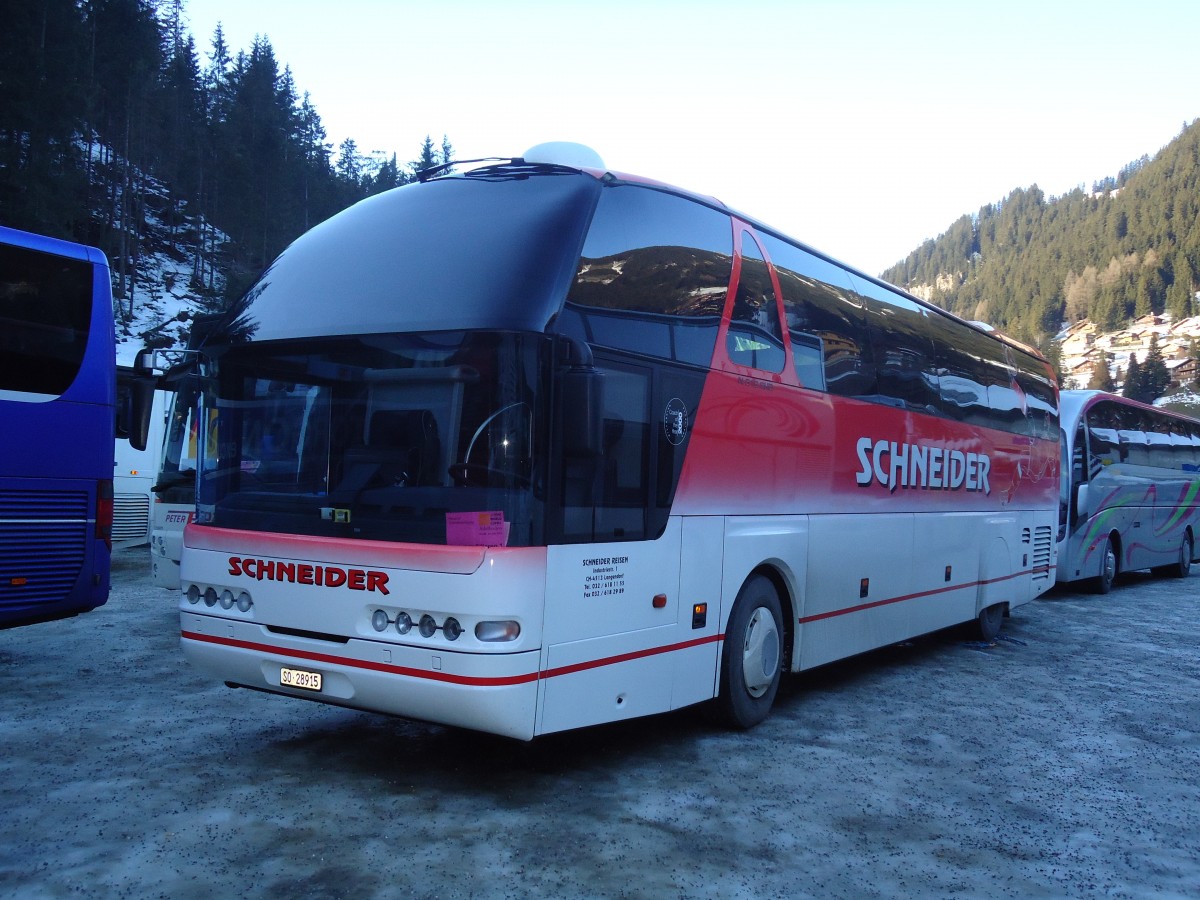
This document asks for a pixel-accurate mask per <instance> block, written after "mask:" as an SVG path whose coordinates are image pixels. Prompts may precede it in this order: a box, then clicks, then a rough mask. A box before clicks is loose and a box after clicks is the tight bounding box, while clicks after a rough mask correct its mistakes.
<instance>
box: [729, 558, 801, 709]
mask: <svg viewBox="0 0 1200 900" xmlns="http://www.w3.org/2000/svg"><path fill="white" fill-rule="evenodd" d="M783 634H784V632H783V612H782V608H781V606H780V603H779V594H778V592H777V591H776V590H775V585H773V584H772V583H771V581H770V579H769V578H767V577H766V576H763V575H755V576H754V577H752V578H751V579H750V580H749V581H747V582H746V583H745V584H744V585H742V589H741V590H740V591H738V595H737V600H735V601H734V604H733V612H731V613H730V614H729V624H728V625H727V626H726V628H725V647H724V650H723V651H722V654H721V690H720V693H719V694H718V695H717V697H716V699H715V700H714V701H713V712H714V713H715V716H716V719H717V720H718V721H719V722H721V723H722V724H724V725H727V726H729V727H730V728H740V729H746V728H753V727H754V726H755V725H757V724H758V723H759V722H761V721H762V720H763V719H765V718H766V717H767V716H768V715H769V714H770V712H771V704H773V703H774V702H775V694H776V693H777V692H778V690H779V679H780V674H781V672H782V669H783V666H782V663H783Z"/></svg>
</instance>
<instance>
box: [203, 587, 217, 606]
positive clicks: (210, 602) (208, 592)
mask: <svg viewBox="0 0 1200 900" xmlns="http://www.w3.org/2000/svg"><path fill="white" fill-rule="evenodd" d="M204 605H205V606H216V605H217V589H216V588H214V587H210V588H206V589H205V591H204Z"/></svg>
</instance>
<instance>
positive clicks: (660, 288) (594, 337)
mask: <svg viewBox="0 0 1200 900" xmlns="http://www.w3.org/2000/svg"><path fill="white" fill-rule="evenodd" d="M732 270H733V231H732V226H731V225H730V220H729V217H728V216H726V215H724V214H723V213H720V212H717V211H716V210H714V209H710V208H709V207H707V206H702V205H701V204H699V203H696V202H694V201H691V200H688V199H686V198H683V197H677V196H674V195H672V194H666V193H663V192H661V191H656V190H652V189H649V188H643V187H638V186H635V185H617V186H614V187H607V188H605V189H604V190H603V191H602V192H601V194H600V201H599V205H598V206H597V208H596V212H595V215H594V217H593V219H592V224H591V228H590V230H589V231H588V235H587V239H586V241H585V242H584V247H583V254H582V256H581V257H580V260H579V268H578V270H577V272H576V274H575V281H574V284H573V285H572V287H571V291H570V293H569V294H568V296H567V302H566V306H565V308H564V310H563V312H562V314H561V315H560V316H559V320H558V323H557V326H556V329H557V330H558V331H559V332H561V333H564V334H570V335H573V336H575V337H579V338H582V339H583V340H586V341H588V342H589V343H592V344H596V345H599V346H605V347H613V348H616V349H619V350H627V351H632V352H635V353H641V354H645V355H648V356H655V357H659V358H662V359H671V360H676V361H678V362H684V363H690V364H692V365H697V366H707V365H709V363H710V362H711V361H712V354H713V349H714V347H715V346H716V339H717V329H718V327H719V326H720V324H721V313H722V311H723V310H724V307H725V295H726V293H727V292H728V287H729V278H730V275H731V274H732Z"/></svg>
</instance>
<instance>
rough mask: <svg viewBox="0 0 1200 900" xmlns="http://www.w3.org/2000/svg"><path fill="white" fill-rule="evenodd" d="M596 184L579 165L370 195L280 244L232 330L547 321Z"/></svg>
mask: <svg viewBox="0 0 1200 900" xmlns="http://www.w3.org/2000/svg"><path fill="white" fill-rule="evenodd" d="M599 192H600V184H599V182H598V181H597V180H596V179H595V178H593V177H591V176H589V175H584V174H557V175H547V176H541V177H537V176H535V177H525V178H519V179H518V178H511V179H496V180H491V179H487V180H485V179H479V178H471V177H469V176H468V177H464V176H458V177H450V178H444V179H438V180H435V181H431V182H428V183H425V184H414V185H408V186H405V187H402V188H397V189H396V190H392V191H388V192H386V193H384V194H380V195H378V196H375V197H371V198H369V199H367V200H364V201H362V202H361V203H358V204H356V205H354V206H352V207H350V208H349V209H346V210H344V211H343V212H341V213H339V214H338V215H336V216H334V217H333V218H331V219H329V220H327V221H326V222H323V223H322V224H320V225H318V226H317V227H315V228H313V229H312V230H311V231H309V232H308V233H307V234H305V235H303V236H302V237H300V238H299V239H298V240H296V241H295V242H294V243H293V244H292V245H291V246H290V247H289V248H288V249H287V250H285V251H284V252H283V253H282V254H281V255H280V256H279V258H278V259H276V260H275V262H274V263H273V264H272V265H271V266H270V267H269V268H268V269H267V271H266V272H264V273H263V275H262V276H261V278H260V279H259V281H258V282H257V283H256V284H255V285H254V286H253V287H252V288H251V289H250V290H249V291H248V292H247V294H246V296H245V297H244V298H243V299H242V300H241V301H240V302H239V304H238V305H237V306H236V307H235V311H234V316H235V318H234V324H233V325H232V332H233V333H232V334H230V337H231V339H233V340H237V341H240V340H253V341H260V340H271V339H273V338H276V337H283V336H285V335H286V336H287V337H289V338H298V337H306V336H319V335H327V334H345V333H359V334H371V333H381V332H392V331H443V330H457V329H475V328H488V329H512V330H521V331H535V332H541V331H543V330H544V329H545V327H546V325H547V323H548V322H549V321H550V319H551V318H552V317H553V316H554V315H555V314H556V313H557V312H558V310H559V308H560V307H561V305H562V302H563V298H564V297H565V295H566V292H567V289H568V287H569V285H570V282H571V279H572V277H573V276H574V273H575V265H576V261H577V258H578V253H579V247H580V246H581V244H582V241H583V233H584V230H585V229H586V227H587V224H588V221H589V218H590V216H591V212H592V209H593V207H594V206H595V203H596V198H597V196H598V194H599ZM351 314H352V315H353V317H354V321H353V322H348V321H347V316H348V315H351Z"/></svg>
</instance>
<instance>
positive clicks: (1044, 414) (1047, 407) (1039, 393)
mask: <svg viewBox="0 0 1200 900" xmlns="http://www.w3.org/2000/svg"><path fill="white" fill-rule="evenodd" d="M1017 383H1018V384H1019V385H1020V386H1021V390H1023V391H1024V392H1025V405H1026V412H1025V420H1026V423H1027V425H1028V433H1029V434H1031V435H1033V436H1034V437H1039V438H1053V437H1054V436H1055V435H1056V434H1057V433H1058V392H1057V391H1056V389H1055V387H1054V382H1053V381H1051V380H1050V377H1049V376H1048V375H1045V374H1043V373H1041V372H1035V371H1032V370H1022V371H1019V372H1018V373H1017Z"/></svg>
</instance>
